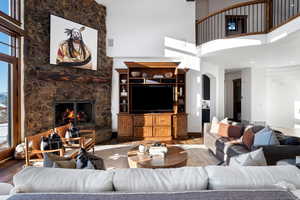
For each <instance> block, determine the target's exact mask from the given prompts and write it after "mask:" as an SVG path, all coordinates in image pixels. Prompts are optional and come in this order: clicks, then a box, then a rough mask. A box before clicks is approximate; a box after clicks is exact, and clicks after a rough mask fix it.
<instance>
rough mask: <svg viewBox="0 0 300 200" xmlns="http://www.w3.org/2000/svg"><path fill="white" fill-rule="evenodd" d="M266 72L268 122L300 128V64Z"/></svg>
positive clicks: (277, 125) (279, 125) (272, 124)
mask: <svg viewBox="0 0 300 200" xmlns="http://www.w3.org/2000/svg"><path fill="white" fill-rule="evenodd" d="M266 74H267V75H266V82H267V84H266V89H267V102H268V103H267V123H268V124H269V125H271V126H275V127H283V128H300V78H299V77H300V66H296V67H282V68H272V69H269V70H268V71H267V73H266Z"/></svg>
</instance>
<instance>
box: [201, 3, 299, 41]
mask: <svg viewBox="0 0 300 200" xmlns="http://www.w3.org/2000/svg"><path fill="white" fill-rule="evenodd" d="M299 14H300V0H255V1H249V2H244V3H239V4H236V5H233V6H231V7H228V8H225V9H223V10H220V11H218V12H215V13H213V14H210V15H208V16H207V17H205V18H203V19H200V20H197V21H196V41H197V45H201V44H203V43H206V42H209V41H212V40H216V39H224V38H231V37H240V36H246V35H255V34H264V33H268V32H270V31H271V30H274V29H276V28H278V27H279V26H282V25H283V24H285V23H287V22H289V21H290V20H292V19H293V18H295V17H298V16H299Z"/></svg>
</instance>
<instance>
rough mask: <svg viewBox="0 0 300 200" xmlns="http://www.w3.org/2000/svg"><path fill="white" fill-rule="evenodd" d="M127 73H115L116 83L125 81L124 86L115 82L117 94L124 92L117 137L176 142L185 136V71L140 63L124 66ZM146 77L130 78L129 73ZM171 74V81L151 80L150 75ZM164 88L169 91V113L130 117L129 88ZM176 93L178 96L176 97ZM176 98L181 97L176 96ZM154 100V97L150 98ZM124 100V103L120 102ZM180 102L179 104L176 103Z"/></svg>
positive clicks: (173, 65) (170, 65)
mask: <svg viewBox="0 0 300 200" xmlns="http://www.w3.org/2000/svg"><path fill="white" fill-rule="evenodd" d="M125 64H126V65H127V67H128V69H116V70H117V71H118V72H119V74H120V79H122V80H127V82H126V83H125V84H124V83H122V82H121V81H120V80H119V86H120V90H119V94H120V95H121V92H122V88H123V89H124V88H125V89H126V92H127V94H128V96H120V98H119V107H120V112H119V115H118V136H119V137H130V138H144V139H153V138H155V137H159V138H160V139H162V140H163V139H166V138H171V137H174V138H179V137H186V136H187V114H186V113H185V112H186V108H185V107H186V105H185V104H186V99H185V98H186V95H185V94H186V88H185V82H186V72H187V70H186V69H178V65H179V63H174V62H165V63H161V62H160V63H155V62H153V63H141V62H138V63H137V62H125ZM135 71H136V72H140V73H141V74H147V77H142V76H140V77H131V72H135ZM166 73H172V74H173V77H172V78H166V77H162V78H153V76H154V75H165V74H166ZM143 85H145V86H148V85H149V86H151V85H153V86H158V85H162V86H167V87H171V88H172V89H173V111H172V112H170V113H163V112H161V113H154V114H153V113H152V114H150V113H140V114H134V113H133V106H132V103H133V101H132V96H133V94H132V90H131V89H130V88H132V87H133V86H143ZM179 92H180V93H179ZM179 94H183V95H182V96H179ZM154 98H155V97H154ZM124 99H126V103H122V101H123V100H124ZM178 101H180V104H179V102H178Z"/></svg>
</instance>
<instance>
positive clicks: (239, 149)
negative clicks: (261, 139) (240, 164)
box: [226, 144, 249, 158]
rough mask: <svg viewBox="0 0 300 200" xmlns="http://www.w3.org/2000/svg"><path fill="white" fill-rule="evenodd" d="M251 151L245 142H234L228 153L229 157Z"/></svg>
mask: <svg viewBox="0 0 300 200" xmlns="http://www.w3.org/2000/svg"><path fill="white" fill-rule="evenodd" d="M245 153H249V150H248V149H247V148H246V147H245V146H244V145H243V144H234V145H232V146H230V147H229V148H228V149H227V152H226V154H227V155H228V157H229V158H230V157H233V156H238V155H241V154H245Z"/></svg>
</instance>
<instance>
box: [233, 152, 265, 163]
mask: <svg viewBox="0 0 300 200" xmlns="http://www.w3.org/2000/svg"><path fill="white" fill-rule="evenodd" d="M229 165H230V166H267V161H266V158H265V156H264V152H263V149H262V148H260V149H258V150H256V151H252V152H249V153H245V154H241V155H238V156H234V157H231V158H230V164H229Z"/></svg>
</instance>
